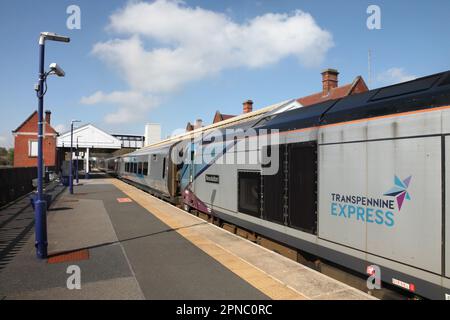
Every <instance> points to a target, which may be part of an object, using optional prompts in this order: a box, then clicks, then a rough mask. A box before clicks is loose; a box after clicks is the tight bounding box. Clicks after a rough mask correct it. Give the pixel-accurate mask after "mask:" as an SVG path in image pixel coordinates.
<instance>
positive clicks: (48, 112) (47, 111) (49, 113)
mask: <svg viewBox="0 0 450 320" xmlns="http://www.w3.org/2000/svg"><path fill="white" fill-rule="evenodd" d="M51 114H52V112H51V111H50V110H45V122H47V124H50V116H51Z"/></svg>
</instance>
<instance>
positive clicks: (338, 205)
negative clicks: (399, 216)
mask: <svg viewBox="0 0 450 320" xmlns="http://www.w3.org/2000/svg"><path fill="white" fill-rule="evenodd" d="M411 179H412V176H409V177H408V178H406V179H404V180H401V179H400V178H399V177H398V176H397V175H395V176H394V187H392V188H391V189H389V191H387V192H386V193H384V194H383V196H384V198H383V197H380V198H372V197H365V196H358V195H348V194H339V193H332V194H331V208H330V209H331V212H330V213H331V215H332V216H336V217H339V218H346V219H349V220H356V221H361V222H365V223H375V224H378V225H385V226H387V227H392V226H394V224H395V215H394V213H395V212H397V213H399V212H400V210H401V209H402V207H403V205H404V202H405V200H411V196H410V195H409V192H408V187H409V185H410V183H411ZM393 198H394V199H395V200H394V199H393ZM395 203H397V208H396V206H395Z"/></svg>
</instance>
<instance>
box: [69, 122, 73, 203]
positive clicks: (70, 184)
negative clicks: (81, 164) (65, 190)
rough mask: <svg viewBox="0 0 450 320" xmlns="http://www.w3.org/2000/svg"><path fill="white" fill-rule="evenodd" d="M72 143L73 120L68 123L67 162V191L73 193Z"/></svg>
mask: <svg viewBox="0 0 450 320" xmlns="http://www.w3.org/2000/svg"><path fill="white" fill-rule="evenodd" d="M72 144H73V122H72V123H71V124H70V162H69V191H70V194H73V174H72V161H73V160H72V152H73V151H72V148H73V146H72Z"/></svg>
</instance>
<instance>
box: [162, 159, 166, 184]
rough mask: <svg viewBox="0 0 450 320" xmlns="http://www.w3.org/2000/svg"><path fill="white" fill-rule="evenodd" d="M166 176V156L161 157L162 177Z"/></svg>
mask: <svg viewBox="0 0 450 320" xmlns="http://www.w3.org/2000/svg"><path fill="white" fill-rule="evenodd" d="M165 177H166V158H165V157H164V159H163V169H162V178H163V179H164V178H165Z"/></svg>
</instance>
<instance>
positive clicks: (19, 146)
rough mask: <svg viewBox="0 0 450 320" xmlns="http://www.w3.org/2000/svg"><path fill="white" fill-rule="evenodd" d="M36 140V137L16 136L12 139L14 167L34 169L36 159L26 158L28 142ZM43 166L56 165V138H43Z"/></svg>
mask: <svg viewBox="0 0 450 320" xmlns="http://www.w3.org/2000/svg"><path fill="white" fill-rule="evenodd" d="M29 140H37V135H18V136H16V137H15V139H14V167H36V166H37V158H36V157H29V156H28V152H29V150H28V141H29ZM44 164H45V166H47V167H52V166H55V165H56V138H54V137H49V136H46V137H45V138H44Z"/></svg>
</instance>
